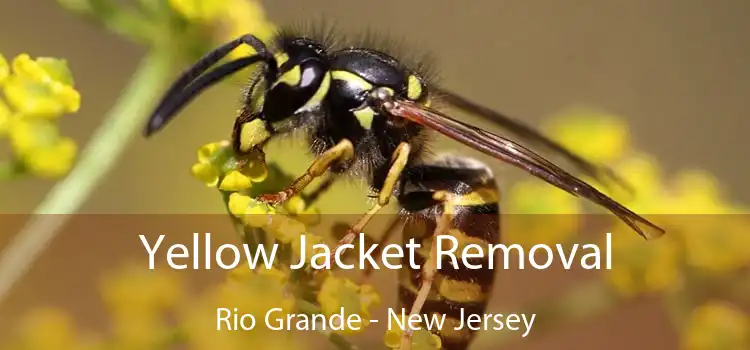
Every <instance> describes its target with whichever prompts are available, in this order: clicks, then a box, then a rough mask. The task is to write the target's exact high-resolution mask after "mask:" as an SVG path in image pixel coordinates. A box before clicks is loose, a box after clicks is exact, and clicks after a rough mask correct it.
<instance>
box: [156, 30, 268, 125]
mask: <svg viewBox="0 0 750 350" xmlns="http://www.w3.org/2000/svg"><path fill="white" fill-rule="evenodd" d="M242 44H245V45H248V46H250V47H252V48H253V49H254V50H255V52H256V54H255V55H251V56H247V57H243V58H239V59H236V60H234V61H231V62H228V63H226V64H223V65H221V66H219V67H218V68H216V69H214V70H212V71H211V72H209V73H208V74H206V75H205V76H201V74H203V73H204V72H206V71H207V70H208V69H209V68H210V67H211V66H213V65H214V64H216V63H217V62H219V61H220V60H221V59H223V58H224V57H226V56H227V55H228V54H229V53H230V52H232V50H234V49H235V48H237V47H238V46H240V45H242ZM258 61H264V62H265V63H266V65H267V68H266V69H267V72H266V74H267V75H269V76H275V75H276V72H277V70H278V67H277V64H276V60H275V59H274V57H273V55H272V54H271V53H270V52H269V51H268V48H267V47H266V45H265V44H264V43H263V42H262V41H261V40H260V39H258V38H257V37H255V36H253V35H250V34H246V35H243V36H241V37H239V38H237V39H234V40H232V41H230V42H228V43H226V44H223V45H221V46H220V47H218V48H216V49H214V50H212V51H211V52H209V53H207V54H206V55H204V56H203V57H201V59H199V60H198V62H196V63H195V64H194V65H192V66H191V67H190V68H188V69H186V70H185V71H184V72H183V73H182V74H181V75H180V77H179V78H177V80H175V81H174V83H172V85H171V86H170V87H169V89H168V90H167V92H165V93H164V97H162V99H161V102H159V105H158V106H157V107H156V108H155V109H154V112H153V113H152V114H151V116H150V118H149V120H148V123H147V124H146V127H145V129H144V131H143V134H144V136H146V137H148V136H150V135H152V134H154V133H155V132H157V131H159V130H160V129H161V128H163V127H164V126H165V125H166V124H167V123H168V122H169V121H170V120H171V119H172V118H173V117H174V116H175V114H176V113H177V112H178V111H179V110H180V109H181V108H182V107H184V106H185V105H186V104H187V103H188V102H190V101H191V100H192V99H193V98H195V97H196V96H197V95H198V94H200V92H202V91H203V90H205V89H206V88H208V87H210V86H211V85H213V84H215V83H216V82H218V81H220V80H222V79H223V78H224V77H226V76H228V75H230V74H232V73H235V72H237V71H238V70H240V69H242V68H244V67H247V66H249V65H250V64H253V63H255V62H258ZM196 79H197V80H196Z"/></svg>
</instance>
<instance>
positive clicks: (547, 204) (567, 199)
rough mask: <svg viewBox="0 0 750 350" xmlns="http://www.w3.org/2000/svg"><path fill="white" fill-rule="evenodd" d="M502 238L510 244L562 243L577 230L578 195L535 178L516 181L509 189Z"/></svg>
mask: <svg viewBox="0 0 750 350" xmlns="http://www.w3.org/2000/svg"><path fill="white" fill-rule="evenodd" d="M506 203H507V205H506V206H505V207H504V208H503V209H504V212H505V213H506V214H511V215H507V219H506V220H505V222H504V226H503V228H504V229H505V232H503V239H504V240H506V241H507V242H509V243H512V244H520V245H522V246H533V245H535V244H557V243H564V242H566V241H567V240H568V239H570V238H571V237H572V236H574V235H575V234H576V233H577V230H578V225H579V222H578V221H579V219H580V217H579V215H576V213H578V212H579V211H580V210H581V208H580V206H581V204H580V199H578V198H576V197H574V196H571V195H570V194H569V193H567V192H565V191H562V190H560V189H558V188H556V187H554V186H551V185H549V184H547V183H545V182H542V181H538V180H529V181H522V182H519V183H517V184H515V185H513V187H511V188H510V190H509V191H508V196H507V199H506Z"/></svg>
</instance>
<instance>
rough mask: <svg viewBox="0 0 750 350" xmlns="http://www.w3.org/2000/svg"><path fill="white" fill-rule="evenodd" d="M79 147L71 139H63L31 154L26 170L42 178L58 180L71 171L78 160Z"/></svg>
mask: <svg viewBox="0 0 750 350" xmlns="http://www.w3.org/2000/svg"><path fill="white" fill-rule="evenodd" d="M77 151H78V146H77V145H76V143H75V141H73V139H71V138H69V137H62V138H60V139H59V140H58V142H57V143H56V144H54V145H52V146H49V147H42V148H39V149H37V150H35V151H34V152H33V153H31V154H29V155H28V156H27V157H26V159H24V162H25V163H26V168H27V169H28V170H29V171H30V172H31V173H33V174H35V175H37V176H39V177H42V178H57V177H60V176H63V175H65V174H67V173H68V171H70V169H71V168H72V167H73V163H74V162H75V159H76V153H77Z"/></svg>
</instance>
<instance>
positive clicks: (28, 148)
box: [9, 118, 77, 178]
mask: <svg viewBox="0 0 750 350" xmlns="http://www.w3.org/2000/svg"><path fill="white" fill-rule="evenodd" d="M9 137H10V143H11V147H12V148H13V150H14V152H15V153H16V154H17V156H18V157H19V158H20V159H21V160H22V161H23V163H24V164H25V166H26V168H27V169H28V170H30V171H31V172H32V173H34V174H36V175H38V176H41V177H47V178H52V177H59V176H62V175H64V174H66V173H67V172H68V171H69V170H70V168H71V167H72V166H73V161H74V160H75V156H76V153H77V146H76V144H75V142H74V141H73V140H72V139H70V138H67V137H62V136H60V134H59V131H58V129H57V126H55V125H54V124H52V123H51V122H50V121H48V120H44V119H29V118H23V119H18V120H13V121H12V122H11V125H10V130H9Z"/></svg>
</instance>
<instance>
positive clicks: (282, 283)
mask: <svg viewBox="0 0 750 350" xmlns="http://www.w3.org/2000/svg"><path fill="white" fill-rule="evenodd" d="M282 276H284V273H283V272H280V271H278V270H275V269H271V270H260V271H259V272H257V273H256V272H249V273H242V276H241V277H240V278H238V279H234V280H230V281H228V282H227V283H224V284H222V285H220V286H219V287H218V288H215V289H213V290H210V291H209V292H208V293H206V294H205V295H203V296H202V297H201V298H200V299H199V300H197V302H194V303H191V304H190V305H187V306H186V308H185V309H184V312H183V318H182V320H181V321H182V326H183V327H184V328H185V330H186V331H187V342H188V345H189V346H190V348H194V349H242V348H248V347H255V346H257V347H258V348H260V349H276V348H279V349H288V348H290V347H289V346H291V345H292V342H293V340H292V339H291V338H289V337H284V336H279V334H280V333H279V331H274V330H269V329H268V328H267V327H266V324H265V315H266V313H268V312H269V311H270V310H272V309H274V308H278V310H274V311H272V313H271V316H272V317H271V318H272V319H276V318H285V316H286V315H287V314H289V313H290V312H292V310H294V306H295V300H294V298H293V297H292V296H290V295H289V293H288V292H287V291H286V281H287V280H286V279H285V278H283V277H282ZM218 308H223V309H225V311H223V312H228V313H231V314H235V313H236V314H237V315H238V318H240V317H241V316H243V315H253V316H254V318H255V321H256V323H255V327H254V328H253V329H251V330H242V329H241V330H239V331H236V332H229V331H227V330H226V324H223V323H222V327H223V328H222V330H217V309H218ZM242 321H244V323H243V324H244V325H245V326H246V327H247V328H249V326H250V325H251V320H250V318H249V317H244V318H243V319H242ZM277 346H281V347H277Z"/></svg>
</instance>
